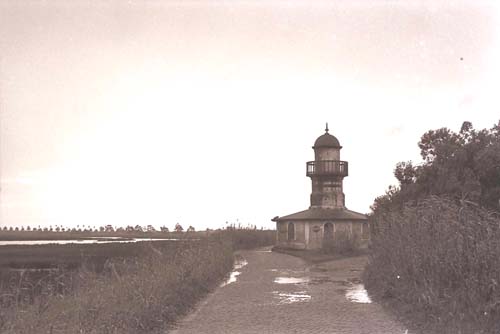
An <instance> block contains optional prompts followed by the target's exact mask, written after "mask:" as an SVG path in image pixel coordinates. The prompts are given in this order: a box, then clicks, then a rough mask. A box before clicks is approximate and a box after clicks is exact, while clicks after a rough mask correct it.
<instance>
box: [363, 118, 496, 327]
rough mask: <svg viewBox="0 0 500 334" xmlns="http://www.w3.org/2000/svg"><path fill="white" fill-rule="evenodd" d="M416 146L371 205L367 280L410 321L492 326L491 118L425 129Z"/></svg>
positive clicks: (375, 292) (493, 156)
mask: <svg viewBox="0 0 500 334" xmlns="http://www.w3.org/2000/svg"><path fill="white" fill-rule="evenodd" d="M419 147H420V149H421V155H422V158H423V162H422V163H421V164H420V165H416V166H415V165H413V164H412V163H411V162H405V163H399V164H398V165H397V166H396V169H395V176H396V178H397V179H398V181H399V185H398V186H397V187H390V188H389V190H388V191H387V193H386V194H385V195H384V196H381V197H379V198H377V199H376V200H375V203H374V205H373V207H372V210H373V213H372V216H371V223H372V227H373V231H372V232H373V233H372V247H371V248H372V254H371V257H370V263H369V265H368V267H367V270H366V272H365V281H366V285H367V288H368V289H369V292H370V293H371V294H372V295H374V296H376V297H379V298H383V300H385V301H387V302H389V304H390V305H392V306H393V307H394V308H395V309H397V310H398V311H399V312H402V313H403V314H404V315H405V316H406V317H407V319H410V320H412V321H413V323H414V325H415V326H416V327H417V328H421V329H425V330H426V331H428V330H434V331H435V332H437V333H464V334H465V333H498V331H499V330H500V327H499V326H500V325H499V324H500V290H499V286H498V284H499V283H500V218H499V213H498V211H499V199H500V123H499V124H498V125H496V126H494V127H493V128H491V129H483V130H479V131H477V130H475V129H474V128H473V127H472V124H470V123H469V122H465V123H464V124H463V125H462V128H461V129H460V131H459V132H458V133H456V132H453V131H451V130H449V129H446V128H442V129H438V130H432V131H428V132H427V133H425V134H424V135H423V136H422V138H421V140H420V142H419Z"/></svg>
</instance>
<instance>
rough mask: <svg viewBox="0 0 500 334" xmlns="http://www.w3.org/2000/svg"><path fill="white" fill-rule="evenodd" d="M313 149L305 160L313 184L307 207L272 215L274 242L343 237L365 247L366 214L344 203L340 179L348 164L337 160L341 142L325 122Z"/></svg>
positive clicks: (297, 244)
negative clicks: (311, 158)
mask: <svg viewBox="0 0 500 334" xmlns="http://www.w3.org/2000/svg"><path fill="white" fill-rule="evenodd" d="M313 149H314V161H308V162H307V163H306V175H307V176H308V177H310V178H311V184H312V191H311V205H310V206H309V208H308V209H307V210H304V211H299V212H296V213H292V214H290V215H286V216H282V217H279V216H276V217H274V218H273V219H272V221H274V222H276V231H277V232H276V240H277V246H278V247H283V248H294V249H317V248H322V247H331V246H332V244H335V243H337V242H338V241H339V240H342V238H343V239H344V240H347V241H349V240H350V241H349V242H353V243H354V241H353V240H358V241H359V246H360V247H367V245H368V242H369V240H370V233H369V226H368V217H367V216H366V215H364V214H362V213H359V212H355V211H352V210H349V209H347V208H346V206H345V196H344V191H343V184H342V183H343V180H344V177H346V176H347V175H348V164H347V161H342V160H340V150H341V149H342V146H340V143H339V141H338V139H337V138H335V137H334V136H332V135H331V134H330V133H329V130H328V123H327V124H326V129H325V133H324V134H322V135H321V136H319V137H318V138H317V139H316V141H315V142H314V146H313ZM339 238H340V239H339ZM356 243H357V242H356Z"/></svg>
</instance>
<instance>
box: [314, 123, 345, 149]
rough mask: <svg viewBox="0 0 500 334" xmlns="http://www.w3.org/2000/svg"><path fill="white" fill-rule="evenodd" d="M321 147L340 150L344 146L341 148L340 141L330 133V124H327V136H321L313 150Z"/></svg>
mask: <svg viewBox="0 0 500 334" xmlns="http://www.w3.org/2000/svg"><path fill="white" fill-rule="evenodd" d="M319 147H330V148H338V149H340V148H342V146H340V143H339V140H338V139H337V138H335V136H332V135H331V134H329V133H328V123H326V129H325V134H323V135H321V136H319V137H318V139H316V141H315V142H314V146H313V148H319Z"/></svg>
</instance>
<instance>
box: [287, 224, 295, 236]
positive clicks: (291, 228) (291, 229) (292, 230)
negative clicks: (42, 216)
mask: <svg viewBox="0 0 500 334" xmlns="http://www.w3.org/2000/svg"><path fill="white" fill-rule="evenodd" d="M288 240H295V225H294V223H288Z"/></svg>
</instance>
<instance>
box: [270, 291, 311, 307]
mask: <svg viewBox="0 0 500 334" xmlns="http://www.w3.org/2000/svg"><path fill="white" fill-rule="evenodd" d="M273 295H274V297H275V298H277V299H278V300H279V302H278V305H287V304H293V303H303V302H309V301H310V300H311V296H310V295H308V294H307V291H297V292H292V293H286V292H279V291H273Z"/></svg>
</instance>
